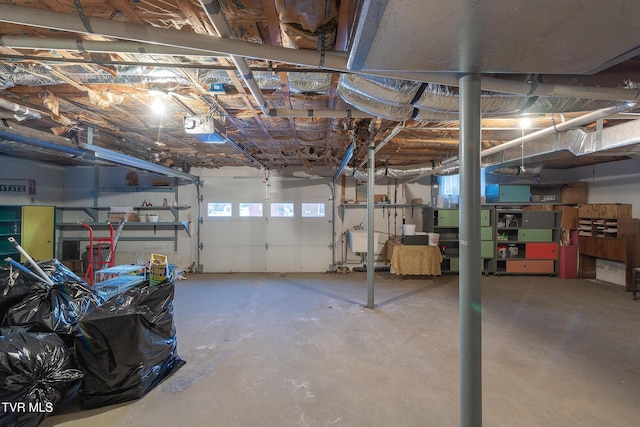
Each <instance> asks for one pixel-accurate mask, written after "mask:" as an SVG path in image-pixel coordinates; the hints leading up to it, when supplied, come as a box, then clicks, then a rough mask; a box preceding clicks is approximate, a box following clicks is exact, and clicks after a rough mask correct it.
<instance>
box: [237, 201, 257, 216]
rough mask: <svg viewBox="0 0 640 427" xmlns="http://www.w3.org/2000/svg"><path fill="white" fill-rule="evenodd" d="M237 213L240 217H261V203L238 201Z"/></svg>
mask: <svg viewBox="0 0 640 427" xmlns="http://www.w3.org/2000/svg"><path fill="white" fill-rule="evenodd" d="M238 215H239V216H242V217H252V216H256V217H262V203H240V204H239V208H238Z"/></svg>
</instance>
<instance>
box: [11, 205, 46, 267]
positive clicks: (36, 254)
mask: <svg viewBox="0 0 640 427" xmlns="http://www.w3.org/2000/svg"><path fill="white" fill-rule="evenodd" d="M54 217H55V208H54V207H53V206H0V264H4V263H5V262H4V260H5V258H7V257H11V258H13V259H14V260H15V261H18V262H24V261H26V260H25V259H24V258H23V257H22V255H21V254H20V252H18V251H17V250H16V248H15V247H14V246H13V245H12V244H11V243H9V241H8V238H9V237H13V238H15V239H16V241H17V242H18V243H19V244H20V246H22V248H23V249H24V250H25V251H26V252H27V253H28V254H29V256H30V257H31V258H33V259H34V260H36V261H39V260H44V259H51V258H53V257H54V256H53V248H54V238H55V233H54Z"/></svg>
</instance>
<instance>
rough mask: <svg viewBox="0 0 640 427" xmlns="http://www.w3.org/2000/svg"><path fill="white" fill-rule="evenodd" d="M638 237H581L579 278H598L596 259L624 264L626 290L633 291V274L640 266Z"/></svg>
mask: <svg viewBox="0 0 640 427" xmlns="http://www.w3.org/2000/svg"><path fill="white" fill-rule="evenodd" d="M638 246H639V245H638V235H637V234H635V235H627V236H623V237H620V238H617V239H611V238H607V237H590V236H580V238H579V239H578V251H579V254H580V256H579V266H580V268H579V271H578V275H579V277H583V278H591V279H593V278H595V277H596V259H598V258H602V259H608V260H613V261H619V262H623V263H624V269H625V289H626V290H627V291H631V273H632V271H633V268H634V267H635V266H638V265H640V256H639V255H638V254H639V251H638Z"/></svg>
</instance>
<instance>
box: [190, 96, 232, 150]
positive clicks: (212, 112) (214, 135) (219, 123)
mask: <svg viewBox="0 0 640 427" xmlns="http://www.w3.org/2000/svg"><path fill="white" fill-rule="evenodd" d="M183 126H184V131H185V132H186V133H188V134H190V135H191V136H193V137H194V138H196V139H198V140H200V141H202V142H204V143H207V144H224V143H226V142H227V128H226V127H225V125H224V117H223V116H222V115H221V114H220V113H218V101H217V99H216V102H215V104H214V105H212V106H211V108H210V109H209V111H208V113H207V114H204V115H201V116H186V117H185V118H184V120H183Z"/></svg>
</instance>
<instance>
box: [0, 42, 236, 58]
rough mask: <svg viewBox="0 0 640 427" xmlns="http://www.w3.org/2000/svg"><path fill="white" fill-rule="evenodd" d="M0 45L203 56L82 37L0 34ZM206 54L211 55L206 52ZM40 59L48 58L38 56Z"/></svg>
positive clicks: (196, 52) (170, 48)
mask: <svg viewBox="0 0 640 427" xmlns="http://www.w3.org/2000/svg"><path fill="white" fill-rule="evenodd" d="M0 46H4V47H9V48H12V49H33V50H67V51H71V52H93V53H126V54H136V53H137V54H149V55H173V56H177V55H183V56H203V52H202V51H201V50H197V49H186V48H176V47H174V46H167V45H162V44H154V43H144V42H128V41H124V42H123V41H110V42H105V41H95V40H83V39H79V38H78V39H53V38H46V39H45V38H36V37H18V36H0ZM206 56H211V55H210V54H206ZM218 57H222V58H227V57H229V55H227V54H220V55H218ZM39 58H40V59H41V60H43V61H44V60H46V59H49V58H46V57H39Z"/></svg>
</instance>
